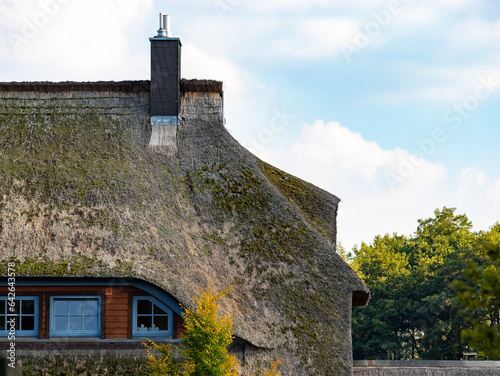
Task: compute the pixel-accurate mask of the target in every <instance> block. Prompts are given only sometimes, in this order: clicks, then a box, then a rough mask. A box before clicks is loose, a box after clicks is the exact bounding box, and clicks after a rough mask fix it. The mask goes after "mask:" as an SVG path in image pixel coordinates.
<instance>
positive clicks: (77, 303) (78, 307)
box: [69, 300, 83, 315]
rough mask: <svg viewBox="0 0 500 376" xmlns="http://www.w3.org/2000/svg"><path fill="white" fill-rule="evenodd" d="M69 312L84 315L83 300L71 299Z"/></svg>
mask: <svg viewBox="0 0 500 376" xmlns="http://www.w3.org/2000/svg"><path fill="white" fill-rule="evenodd" d="M69 314H70V315H83V301H81V300H70V301H69Z"/></svg>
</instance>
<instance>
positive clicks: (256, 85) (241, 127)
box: [182, 42, 274, 140]
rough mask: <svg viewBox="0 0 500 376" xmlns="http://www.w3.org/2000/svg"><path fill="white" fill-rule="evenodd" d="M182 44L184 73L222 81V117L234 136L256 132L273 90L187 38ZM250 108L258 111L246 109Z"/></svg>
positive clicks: (241, 137) (244, 136)
mask: <svg viewBox="0 0 500 376" xmlns="http://www.w3.org/2000/svg"><path fill="white" fill-rule="evenodd" d="M182 48H183V49H182V53H183V57H182V61H183V66H182V76H183V77H185V78H199V79H215V80H219V81H223V84H224V106H225V117H226V119H227V126H228V129H229V130H230V131H231V132H234V134H233V136H234V137H235V138H237V139H240V140H245V139H246V138H248V135H251V134H256V133H257V132H258V130H259V128H260V127H261V126H262V125H263V124H266V123H267V115H266V113H268V112H269V110H270V109H269V106H272V103H273V102H274V90H273V89H272V88H269V87H267V86H266V85H264V84H262V83H261V82H259V81H258V80H257V79H256V78H255V77H253V76H252V75H251V74H250V73H248V72H245V71H244V70H242V69H240V68H238V67H237V66H236V65H235V64H234V63H233V62H231V61H230V60H227V59H225V58H223V57H221V56H213V55H212V54H211V53H210V52H208V51H207V50H205V49H202V48H200V47H198V46H196V45H194V44H192V43H190V42H184V43H183V46H182ZM252 108H253V109H259V111H249V109H252ZM271 108H272V107H271Z"/></svg>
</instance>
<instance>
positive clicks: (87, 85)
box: [0, 81, 150, 93]
mask: <svg viewBox="0 0 500 376" xmlns="http://www.w3.org/2000/svg"><path fill="white" fill-rule="evenodd" d="M149 87H150V83H149V81H118V82H115V81H98V82H73V81H65V82H47V81H44V82H1V83H0V91H10V92H26V91H34V92H38V93H64V92H72V91H96V92H108V91H109V92H126V93H137V92H149Z"/></svg>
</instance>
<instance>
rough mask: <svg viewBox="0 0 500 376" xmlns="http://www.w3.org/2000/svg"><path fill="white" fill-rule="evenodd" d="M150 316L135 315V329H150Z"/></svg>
mask: <svg viewBox="0 0 500 376" xmlns="http://www.w3.org/2000/svg"><path fill="white" fill-rule="evenodd" d="M151 324H152V320H151V316H137V330H151Z"/></svg>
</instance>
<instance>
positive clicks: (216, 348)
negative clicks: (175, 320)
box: [182, 287, 238, 376]
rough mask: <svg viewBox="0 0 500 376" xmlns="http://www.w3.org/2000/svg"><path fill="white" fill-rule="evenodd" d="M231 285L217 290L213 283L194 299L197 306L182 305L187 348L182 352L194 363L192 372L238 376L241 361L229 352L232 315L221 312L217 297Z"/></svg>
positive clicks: (224, 292) (207, 375)
mask: <svg viewBox="0 0 500 376" xmlns="http://www.w3.org/2000/svg"><path fill="white" fill-rule="evenodd" d="M228 291H229V289H227V290H225V291H223V292H221V293H219V294H214V292H213V291H212V290H211V289H210V287H209V288H208V289H207V290H206V291H202V292H201V293H199V294H198V296H197V297H196V298H195V299H194V303H195V305H196V308H195V309H190V308H186V307H183V308H184V310H185V313H184V325H185V327H186V339H185V343H186V345H187V348H186V350H183V351H182V352H183V354H184V355H185V356H186V358H187V359H189V360H190V361H192V362H193V363H194V370H193V373H192V376H236V375H237V374H238V369H237V366H238V362H237V361H236V357H235V356H234V355H229V354H228V353H227V347H228V346H229V345H230V344H231V342H233V337H234V331H233V328H232V327H233V319H232V317H231V316H229V315H228V314H224V315H219V304H218V300H219V299H220V298H222V297H223V296H224V295H225V294H226V293H227V292H228Z"/></svg>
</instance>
